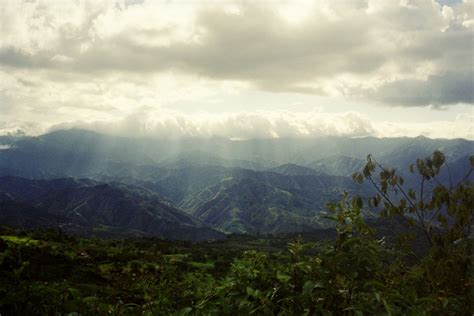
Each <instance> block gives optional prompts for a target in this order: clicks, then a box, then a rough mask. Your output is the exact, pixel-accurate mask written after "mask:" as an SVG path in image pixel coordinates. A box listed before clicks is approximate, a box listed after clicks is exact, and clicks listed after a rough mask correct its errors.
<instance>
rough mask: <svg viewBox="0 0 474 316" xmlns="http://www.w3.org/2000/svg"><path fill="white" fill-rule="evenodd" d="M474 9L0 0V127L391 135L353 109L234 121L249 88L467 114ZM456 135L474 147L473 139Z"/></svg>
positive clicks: (415, 3) (409, 4) (410, 130)
mask: <svg viewBox="0 0 474 316" xmlns="http://www.w3.org/2000/svg"><path fill="white" fill-rule="evenodd" d="M473 12H474V2H472V1H465V2H462V3H456V4H453V5H451V6H447V5H440V4H439V3H438V2H435V1H433V0H410V1H399V0H387V1H379V0H356V1H343V0H341V1H339V0H337V1H334V0H318V1H316V0H315V1H289V0H281V1H272V2H255V1H231V2H228V1H225V2H216V1H211V0H209V1H207V0H206V1H195V2H191V1H176V0H175V1H169V0H159V1H151V0H149V1H131V0H127V1H114V0H110V1H93V0H80V1H48V0H33V1H17V0H4V1H1V2H0V20H1V21H2V22H1V23H2V25H1V28H0V66H1V68H0V128H2V129H3V130H4V131H10V130H15V129H16V128H21V129H25V130H28V131H30V132H31V133H38V132H40V131H44V130H47V129H48V128H49V127H50V126H53V125H56V124H61V123H67V124H71V122H76V121H83V122H86V125H87V124H89V125H91V124H92V125H94V124H99V123H93V122H114V123H110V124H112V125H110V126H113V125H115V126H116V127H115V129H116V130H117V131H125V130H128V131H129V132H130V133H133V132H134V131H133V129H134V128H137V129H138V130H140V131H142V133H149V130H150V128H151V129H152V130H153V129H155V130H156V132H154V133H156V134H160V135H161V134H166V133H171V134H172V133H176V134H177V135H189V134H193V133H194V134H205V135H211V134H214V133H215V134H219V135H223V136H229V137H234V136H232V135H237V136H235V137H250V136H252V137H275V136H280V137H283V136H292V135H300V136H304V135H318V134H325V133H333V134H336V135H369V134H370V135H387V133H386V132H385V130H386V129H385V128H383V127H380V124H381V123H379V122H373V121H374V120H373V119H371V117H370V115H369V114H367V113H365V112H364V109H361V108H354V109H353V112H351V113H352V114H348V113H346V112H347V111H344V113H345V114H337V115H335V114H334V115H332V116H331V115H329V114H327V115H328V116H327V117H324V115H325V114H322V113H319V114H318V113H316V114H315V113H313V114H311V113H306V114H305V115H309V117H305V119H304V120H303V119H302V118H298V114H292V113H288V112H276V111H274V112H272V113H267V114H265V115H263V114H261V112H259V109H258V108H257V109H256V110H255V111H246V112H244V111H241V110H239V108H237V107H236V106H235V104H234V105H231V104H233V102H231V101H232V96H231V95H232V93H236V94H246V93H248V92H249V91H252V90H253V91H266V92H268V93H273V94H278V93H297V94H298V93H299V94H310V95H323V96H327V97H328V98H333V97H345V98H347V99H350V100H357V101H358V102H366V103H368V104H369V103H370V104H379V105H389V106H393V105H395V106H411V107H423V106H429V105H430V106H431V108H443V107H447V106H452V107H453V105H454V104H459V103H462V104H471V105H472V104H473V102H474V101H473V100H474V96H473V91H474V85H473V70H472V69H473V65H472V61H473V59H472V55H473V51H472V34H473V30H474V29H473V27H474V24H473V23H472V21H474V13H473ZM222 95H225V96H226V97H227V99H225V100H221V102H219V104H221V105H222V109H220V111H219V113H225V112H233V114H221V116H219V114H218V113H216V114H215V115H214V116H213V115H210V114H206V115H205V116H206V118H199V119H196V118H191V117H190V115H189V114H183V113H182V111H180V110H179V107H178V106H177V104H179V103H180V102H183V101H186V102H188V103H192V102H193V100H195V101H196V103H198V102H200V103H203V102H214V101H213V100H215V99H216V98H219V97H220V96H222ZM334 100H335V99H334ZM334 102H336V101H334ZM292 104H295V103H293V102H292ZM174 105H176V111H175V112H173V113H172V112H168V113H167V114H166V115H165V116H166V117H167V119H166V120H165V121H162V120H161V119H156V118H155V120H157V121H149V119H148V113H158V112H160V111H161V112H160V113H163V111H164V110H163V108H164V107H167V108H171V107H173V106H174ZM270 106H271V105H270ZM315 106H317V104H316V105H315ZM144 107H146V108H147V109H148V110H146V111H143V110H142V109H143V108H144ZM247 107H249V106H247ZM295 107H296V106H293V105H289V106H288V108H292V109H294V108H295ZM427 111H430V110H428V109H427ZM142 112H143V113H147V114H140V113H142ZM236 112H240V113H237V114H236ZM354 113H359V114H354ZM360 113H363V114H360ZM140 115H142V116H140ZM160 115H161V114H160ZM133 117H135V118H134V119H133ZM142 119H143V120H145V121H146V124H141V123H142V122H140V121H139V120H142ZM134 120H135V121H136V122H135V123H134ZM420 120H423V118H420ZM119 122H122V123H119ZM157 122H158V123H157ZM443 122H444V121H443ZM443 122H439V121H437V123H436V122H434V123H433V124H434V125H433V126H439V127H442V128H443V129H444V131H446V133H451V132H449V131H450V130H451V129H452V128H451V126H454V125H453V124H461V125H462V126H464V125H463V124H465V122H464V121H461V122H458V121H453V120H451V121H445V122H444V123H443ZM117 124H118V125H117ZM120 124H122V125H123V126H122V125H120ZM134 124H135V125H134ZM312 124H314V125H312ZM387 124H388V123H387ZM390 124H395V125H393V128H391V133H392V134H393V135H399V134H403V133H407V135H408V134H410V135H411V134H416V133H418V131H420V132H423V131H426V133H427V134H430V135H438V134H439V133H438V134H437V133H435V132H434V128H433V129H431V128H430V127H429V126H425V127H423V129H421V126H422V125H423V124H424V123H423V122H422V121H420V122H419V124H418V125H416V126H409V124H405V125H404V123H403V122H402V121H401V120H400V123H393V122H392V123H390ZM413 124H415V123H413ZM436 124H438V125H436ZM99 125H100V124H99ZM99 125H97V126H99ZM426 125H429V124H428V123H426ZM150 126H151V127H150ZM109 128H111V127H109ZM173 128H174V129H176V130H173ZM171 130H172V132H170V131H171ZM452 134H453V135H459V136H461V137H470V138H472V129H471V130H468V129H463V128H460V131H456V132H453V133H452ZM450 135H451V134H450Z"/></svg>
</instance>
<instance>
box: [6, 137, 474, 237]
mask: <svg viewBox="0 0 474 316" xmlns="http://www.w3.org/2000/svg"><path fill="white" fill-rule="evenodd" d="M5 139H6V138H5ZM7 141H8V144H7V145H4V146H3V147H2V148H1V150H0V176H2V175H10V177H3V178H0V191H2V192H3V193H2V195H1V197H2V200H1V201H2V203H3V204H2V210H0V211H1V212H3V213H2V214H3V215H2V216H3V217H0V223H1V222H8V223H13V222H15V221H16V223H17V224H21V223H29V224H32V223H33V222H35V220H36V222H37V223H39V225H40V226H44V225H45V223H48V222H49V223H53V225H56V223H60V224H61V225H65V224H67V225H69V226H68V229H72V228H71V227H73V226H74V227H76V228H77V227H81V228H77V229H92V228H97V227H102V228H103V227H107V229H109V228H110V229H111V230H113V229H122V230H124V231H134V232H138V233H143V234H156V235H160V236H164V237H169V238H182V239H195V238H196V239H204V238H210V237H219V236H220V235H219V234H218V233H216V232H215V231H213V230H211V229H210V228H208V227H206V225H207V226H212V227H213V228H215V229H219V230H222V231H226V232H247V233H279V232H297V231H307V230H311V229H314V228H318V227H321V226H324V225H325V222H324V220H322V219H321V216H320V213H321V211H322V210H324V208H325V204H326V203H327V202H328V201H330V200H338V199H339V198H340V195H341V193H342V192H343V191H344V190H345V191H349V192H351V191H357V192H359V193H362V194H363V195H368V194H369V191H368V190H369V189H368V188H367V187H361V186H359V185H355V184H354V183H353V182H352V180H351V179H350V177H349V176H350V175H351V174H352V173H353V172H355V171H359V170H360V169H361V168H362V167H363V165H364V163H365V161H366V156H367V154H369V153H371V154H373V156H374V157H375V158H376V159H377V160H378V161H379V162H381V163H382V164H383V165H384V166H390V167H395V168H397V169H398V170H399V171H402V172H403V174H404V176H405V177H406V183H407V184H408V185H413V184H415V183H417V182H416V181H418V180H417V179H416V177H415V176H413V175H410V174H409V173H408V165H409V164H410V163H413V162H414V161H415V160H416V159H417V158H423V157H426V156H428V155H430V154H431V153H432V152H433V151H434V150H436V149H438V150H442V151H443V152H445V154H446V156H447V158H448V166H449V170H450V171H451V175H448V173H447V169H446V170H445V171H443V173H442V174H441V175H440V176H439V178H440V180H442V181H445V183H449V182H451V183H454V184H455V183H457V182H458V181H459V180H460V179H461V178H462V177H463V176H464V174H465V171H466V170H468V168H469V166H468V156H469V155H472V154H473V153H474V142H472V141H466V140H462V139H455V140H445V139H428V138H425V137H417V138H390V139H378V138H373V137H367V138H356V139H352V138H345V137H323V138H315V139H258V140H246V141H231V140H228V139H224V138H207V139H204V138H188V139H180V140H176V139H175V140H171V139H150V138H133V139H132V138H126V137H115V136H110V135H104V134H99V133H95V132H90V131H84V130H77V129H73V130H64V131H56V132H53V133H50V134H46V135H42V136H39V137H13V138H12V137H10V138H8V139H6V140H5V142H7ZM19 177H24V178H19ZM71 177H76V178H74V179H72V178H71ZM26 178H29V179H26ZM57 178H63V179H57ZM77 178H80V180H79V179H77ZM31 179H46V180H31ZM48 179H49V180H48ZM15 209H17V210H18V212H16V213H15ZM51 216H53V217H51ZM71 225H72V226H71Z"/></svg>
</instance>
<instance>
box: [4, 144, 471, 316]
mask: <svg viewBox="0 0 474 316" xmlns="http://www.w3.org/2000/svg"><path fill="white" fill-rule="evenodd" d="M443 164H444V156H442V154H441V153H438V152H436V153H434V154H433V156H432V157H430V158H427V159H424V160H419V161H418V162H417V163H416V165H414V167H412V169H413V170H414V172H416V173H418V174H419V176H420V177H421V179H422V185H421V187H420V190H419V191H416V190H409V191H406V192H405V191H404V189H403V181H404V180H403V179H402V178H401V177H399V176H397V175H396V173H395V172H394V171H392V170H389V169H384V168H383V167H382V166H381V165H380V164H378V163H377V162H376V161H375V160H373V159H372V158H371V157H369V158H368V163H367V166H366V168H365V169H364V171H363V172H362V173H361V174H356V175H354V179H355V180H356V181H357V182H363V181H370V182H372V183H373V184H374V186H375V187H376V188H377V192H378V194H377V195H376V196H374V197H371V198H369V199H362V198H360V197H358V196H355V197H349V196H347V195H345V196H344V197H343V198H342V200H341V201H340V202H338V203H334V204H331V205H329V206H328V214H327V218H328V219H331V220H333V221H334V222H335V229H336V237H335V238H334V239H330V240H329V239H328V240H319V241H317V242H315V241H309V240H305V239H304V238H297V239H294V240H292V241H289V242H288V240H286V239H285V238H276V237H275V238H270V237H266V238H263V237H262V238H250V237H245V236H233V237H230V238H229V239H228V240H225V241H216V242H201V243H195V244H193V243H185V242H170V241H163V240H158V239H153V238H135V239H127V240H103V239H95V238H80V237H74V236H68V235H64V234H63V233H61V232H55V231H42V232H40V231H36V232H34V231H30V232H25V231H19V230H13V229H8V228H4V229H2V230H1V231H0V235H1V236H0V269H1V270H0V306H1V307H0V313H1V314H5V315H17V314H18V315H32V314H51V315H55V314H73V315H74V314H76V315H77V314H81V315H92V314H100V315H110V314H112V315H141V314H144V315H169V314H177V315H200V314H208V315H248V314H268V315H272V314H273V315H363V314H368V315H373V314H381V315H383V314H388V315H400V314H408V315H427V314H435V315H471V314H472V310H473V306H472V302H473V299H474V297H473V287H472V285H473V271H472V265H471V259H472V257H471V256H472V254H471V248H472V238H471V237H470V229H471V226H472V210H473V209H474V202H473V199H474V187H473V185H472V184H471V183H469V182H467V180H466V181H463V182H462V183H457V184H452V185H449V186H444V185H442V184H441V183H438V184H437V183H435V184H434V185H432V186H430V185H429V183H431V182H432V181H434V182H436V177H437V175H438V174H439V171H440V168H441V166H442V165H443ZM473 164H474V162H473ZM378 169H380V173H378ZM471 171H472V169H471ZM471 171H470V172H471ZM376 172H377V173H378V176H376V174H377V173H376ZM466 179H467V177H466ZM425 190H429V193H426V192H425ZM371 208H375V209H377V211H379V212H380V213H381V214H382V215H383V216H387V217H388V218H390V219H393V220H397V221H401V222H404V223H405V224H406V225H407V227H412V228H413V232H415V235H417V236H420V235H423V236H424V238H425V239H426V240H427V244H428V245H429V246H428V248H427V249H426V252H425V253H424V254H423V255H422V256H421V255H420V252H418V251H413V248H412V247H411V245H412V243H411V242H410V239H411V238H412V237H413V236H410V234H401V235H399V236H397V238H396V239H395V240H394V241H393V242H392V241H390V242H387V241H386V240H385V238H381V237H380V234H377V233H376V232H374V229H373V228H372V227H371V226H370V225H367V224H366V223H365V221H364V217H363V216H362V213H363V212H364V211H366V210H369V209H371ZM416 232H419V233H418V234H417V233H416Z"/></svg>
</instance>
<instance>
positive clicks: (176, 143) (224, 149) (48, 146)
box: [0, 129, 474, 178]
mask: <svg viewBox="0 0 474 316" xmlns="http://www.w3.org/2000/svg"><path fill="white" fill-rule="evenodd" d="M9 146H11V147H10V148H6V149H3V150H0V174H3V175H19V176H25V177H29V178H58V177H69V176H78V177H90V176H93V175H97V174H101V175H102V176H104V175H106V174H105V172H106V171H112V172H113V170H111V168H110V164H116V163H123V164H129V165H132V166H133V168H132V169H135V168H136V166H153V167H154V168H156V167H161V168H163V169H180V168H187V167H200V166H225V167H240V168H246V169H254V170H263V169H264V168H267V169H268V168H274V167H278V166H280V165H283V164H297V165H300V166H309V167H311V168H313V167H314V163H315V162H316V163H318V161H319V162H322V163H323V169H328V170H329V171H331V170H336V171H337V170H339V167H341V166H342V168H341V170H343V171H345V172H339V173H338V175H341V174H344V175H345V174H346V173H347V172H346V171H348V170H352V169H354V166H352V165H350V166H349V167H348V166H345V163H346V161H345V160H344V159H359V160H362V161H365V159H366V156H367V154H369V153H371V154H373V155H374V157H375V158H376V159H378V160H379V161H383V162H384V163H385V164H387V165H392V166H394V167H397V168H401V167H405V166H407V165H408V163H412V162H413V161H414V160H415V159H416V158H420V157H425V156H428V155H430V154H431V153H432V152H433V151H434V150H436V149H439V150H442V151H444V152H445V153H446V155H447V157H448V159H449V160H450V161H455V160H457V159H459V158H461V157H465V156H469V155H471V154H472V153H473V152H474V142H472V141H467V140H462V139H454V140H446V139H429V138H425V137H417V138H406V137H404V138H373V137H366V138H347V137H321V138H314V139H257V140H246V141H231V140H228V139H224V138H207V139H204V138H187V139H179V140H177V139H175V140H171V139H149V138H133V139H132V138H125V137H116V136H109V135H104V134H99V133H95V132H90V131H84V130H77V129H73V130H61V131H56V132H53V133H50V134H46V135H42V136H39V137H29V138H19V139H18V140H17V141H15V142H13V143H11V144H9ZM338 157H340V158H338ZM341 157H342V158H341ZM332 159H336V160H335V161H331V160H332ZM355 162H357V160H354V161H352V162H350V161H349V163H350V164H352V163H355ZM356 165H357V163H356ZM132 171H134V170H132ZM317 171H319V170H317ZM332 174H335V173H332ZM122 176H128V175H127V174H123V175H122Z"/></svg>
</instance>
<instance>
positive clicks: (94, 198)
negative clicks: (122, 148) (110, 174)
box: [0, 177, 223, 240]
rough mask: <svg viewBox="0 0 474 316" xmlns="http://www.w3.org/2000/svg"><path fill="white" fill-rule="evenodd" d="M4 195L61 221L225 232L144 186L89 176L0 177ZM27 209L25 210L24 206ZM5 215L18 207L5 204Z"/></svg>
mask: <svg viewBox="0 0 474 316" xmlns="http://www.w3.org/2000/svg"><path fill="white" fill-rule="evenodd" d="M0 191H2V192H4V197H5V196H8V197H9V199H6V198H4V199H3V200H4V201H6V202H8V201H9V200H10V201H14V202H15V203H18V204H19V203H21V204H23V205H25V207H22V208H21V209H22V210H23V211H22V212H18V214H17V215H18V216H24V213H25V212H26V213H27V214H28V216H29V217H30V218H31V217H32V216H34V209H37V210H39V211H38V213H37V215H38V216H39V218H38V220H41V221H42V220H43V219H42V218H43V217H44V216H45V215H48V216H54V217H55V218H56V219H57V221H60V222H61V223H62V224H73V225H79V226H83V227H92V228H98V229H99V228H101V227H102V228H104V227H111V228H120V229H122V230H130V231H139V232H143V233H145V234H151V235H157V236H161V237H165V238H171V239H192V240H199V239H210V238H222V237H223V236H222V235H221V234H219V233H217V232H215V231H213V230H212V229H210V228H208V227H206V226H205V225H203V223H202V222H201V221H199V220H198V219H196V218H194V217H192V216H190V215H189V214H186V213H184V212H182V211H180V210H178V209H177V208H175V207H174V206H172V205H170V204H169V203H166V202H163V201H162V200H161V199H160V197H159V196H158V195H157V194H155V193H153V192H151V191H149V190H146V189H145V188H140V187H131V186H126V185H123V184H101V183H96V182H92V181H90V180H75V179H58V180H29V179H25V178H18V177H2V178H0ZM25 210H26V211H25ZM0 212H1V213H2V215H5V213H7V212H8V216H10V217H12V216H14V215H15V214H14V209H12V208H11V207H9V208H8V209H7V208H6V207H5V208H3V207H2V209H0Z"/></svg>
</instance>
